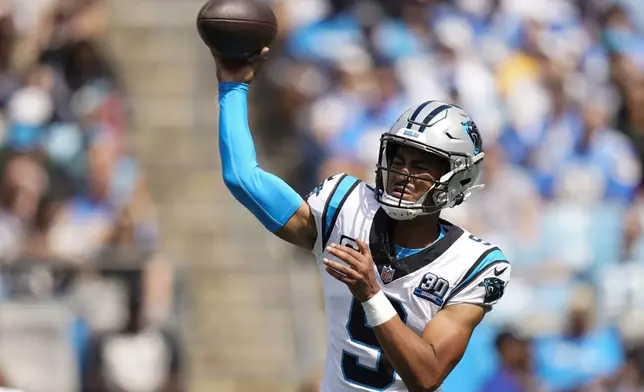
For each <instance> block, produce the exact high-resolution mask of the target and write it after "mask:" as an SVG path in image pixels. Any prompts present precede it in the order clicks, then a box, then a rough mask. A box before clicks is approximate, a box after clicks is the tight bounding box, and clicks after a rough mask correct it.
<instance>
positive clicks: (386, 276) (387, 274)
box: [380, 265, 396, 283]
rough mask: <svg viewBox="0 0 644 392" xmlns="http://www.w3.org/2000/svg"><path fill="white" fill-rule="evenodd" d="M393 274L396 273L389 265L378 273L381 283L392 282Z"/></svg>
mask: <svg viewBox="0 0 644 392" xmlns="http://www.w3.org/2000/svg"><path fill="white" fill-rule="evenodd" d="M395 273H396V270H395V269H393V268H392V267H391V266H390V265H385V266H384V267H383V268H382V271H381V272H380V278H381V279H382V281H383V282H385V283H389V282H391V281H392V280H394V274H395Z"/></svg>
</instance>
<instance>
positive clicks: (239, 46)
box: [197, 0, 277, 59]
mask: <svg viewBox="0 0 644 392" xmlns="http://www.w3.org/2000/svg"><path fill="white" fill-rule="evenodd" d="M197 30H198V31H199V35H200V36H201V39H202V40H203V41H204V43H205V44H206V45H207V46H208V47H209V48H210V50H212V51H213V53H215V54H216V55H219V56H221V57H223V58H228V59H243V58H248V57H250V56H253V55H255V54H257V53H259V52H260V51H261V50H262V49H263V48H264V47H266V46H269V45H270V44H271V42H273V40H274V39H275V36H276V35H277V18H276V17H275V14H274V13H273V10H272V9H271V8H270V7H269V6H268V5H267V4H265V3H263V2H261V1H260V0H210V1H209V2H208V3H206V4H205V5H204V6H203V8H201V11H199V16H198V17H197Z"/></svg>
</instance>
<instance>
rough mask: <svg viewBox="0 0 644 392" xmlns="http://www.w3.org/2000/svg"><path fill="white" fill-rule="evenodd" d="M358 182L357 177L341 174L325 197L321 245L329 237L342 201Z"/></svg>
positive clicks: (324, 244)
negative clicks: (326, 197) (327, 196)
mask: <svg viewBox="0 0 644 392" xmlns="http://www.w3.org/2000/svg"><path fill="white" fill-rule="evenodd" d="M359 183H360V180H358V179H357V178H355V177H352V176H349V175H343V176H342V178H340V180H338V183H337V184H336V186H335V188H334V189H333V191H331V194H330V195H329V198H328V199H327V200H328V201H327V205H326V206H325V209H324V212H323V213H322V226H323V227H322V233H323V243H322V245H323V246H326V244H327V242H328V241H329V238H330V237H331V232H332V231H333V227H334V226H335V222H336V221H337V220H338V216H339V215H340V211H341V210H342V206H343V205H344V202H345V201H346V200H347V198H348V197H349V195H350V194H351V192H352V191H353V190H354V189H355V188H356V187H357V186H358V184H359Z"/></svg>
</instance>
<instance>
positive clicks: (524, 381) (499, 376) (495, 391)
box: [481, 329, 546, 392]
mask: <svg viewBox="0 0 644 392" xmlns="http://www.w3.org/2000/svg"><path fill="white" fill-rule="evenodd" d="M494 344H495V347H496V350H497V354H498V355H499V362H500V363H499V368H498V370H497V371H496V373H495V374H494V375H493V376H492V377H490V379H489V380H487V381H486V382H485V383H484V384H483V387H482V388H481V392H545V391H546V389H545V388H544V387H543V386H542V385H541V383H540V382H539V381H538V380H537V378H536V376H535V374H534V365H533V359H532V347H531V341H530V340H529V339H528V338H525V337H522V336H520V335H518V334H517V333H516V332H515V331H512V330H510V329H507V330H502V331H501V332H499V334H498V335H497V336H496V339H495V341H494Z"/></svg>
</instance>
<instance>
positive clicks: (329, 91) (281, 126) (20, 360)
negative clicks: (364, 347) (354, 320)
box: [0, 0, 644, 392]
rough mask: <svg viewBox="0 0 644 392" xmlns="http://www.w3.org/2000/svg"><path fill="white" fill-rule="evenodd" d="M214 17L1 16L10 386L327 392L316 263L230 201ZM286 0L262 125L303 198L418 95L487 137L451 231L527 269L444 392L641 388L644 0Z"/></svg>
mask: <svg viewBox="0 0 644 392" xmlns="http://www.w3.org/2000/svg"><path fill="white" fill-rule="evenodd" d="M202 4H203V1H197V0H0V258H1V261H0V389H1V387H3V386H5V387H15V388H20V389H23V390H24V391H25V392H78V391H83V392H183V391H189V392H192V391H195V392H201V391H203V392H220V391H221V392H229V391H230V392H255V391H257V392H259V391H262V392H264V391H277V392H281V391H302V392H304V391H308V392H312V391H315V390H316V389H315V385H316V379H317V376H318V374H319V373H320V370H321V368H320V367H321V365H322V359H323V358H324V344H325V342H324V340H325V335H324V333H325V331H324V309H323V301H322V292H321V286H320V282H319V277H318V274H319V270H318V269H317V267H316V266H315V262H314V260H313V258H312V256H310V255H307V254H306V253H304V252H300V251H296V250H295V249H294V248H293V247H291V246H289V245H285V244H282V243H281V242H280V241H279V240H278V239H276V238H274V237H273V236H272V235H271V234H269V233H266V232H265V231H264V229H263V228H262V226H261V225H260V224H259V223H257V222H255V219H254V218H253V217H252V216H251V214H250V213H249V212H247V211H246V210H244V209H243V207H241V206H239V205H238V204H237V203H236V202H235V201H234V199H233V198H232V196H230V195H229V194H228V191H227V190H226V188H225V186H224V185H223V182H222V179H221V172H220V169H219V158H218V150H217V132H216V124H217V116H218V111H217V105H216V102H217V101H216V94H217V93H216V89H217V84H216V78H215V72H214V64H213V61H212V59H211V58H210V57H209V53H208V51H207V50H206V48H205V46H204V45H203V43H201V42H200V40H199V38H198V35H197V32H196V28H195V19H196V15H197V12H198V10H199V8H200V7H201V6H202ZM271 4H272V5H273V6H274V10H275V12H276V14H277V15H278V19H279V21H280V33H279V38H278V40H277V42H275V44H274V45H273V47H272V51H271V56H270V60H269V62H268V64H266V66H265V68H264V70H263V73H262V75H261V78H260V79H259V80H257V81H256V82H255V83H254V85H253V88H252V89H251V116H252V119H251V124H252V129H253V134H254V137H255V142H256V145H257V149H258V152H259V155H260V162H261V165H262V167H263V168H264V169H266V170H268V171H271V172H274V173H276V174H278V175H280V176H282V177H283V178H284V179H286V180H287V181H288V182H289V184H291V185H292V186H293V187H294V188H295V189H296V190H298V192H300V193H301V194H306V193H307V192H308V191H309V190H310V189H312V188H313V187H314V186H315V185H317V183H318V182H319V181H320V179H322V178H325V177H327V176H329V175H330V174H335V173H338V172H346V173H350V174H353V175H356V176H358V177H361V178H362V179H364V180H365V181H367V182H372V181H373V176H374V170H375V160H376V157H377V151H378V138H379V136H380V134H382V133H383V132H384V131H385V130H386V129H387V128H388V127H389V126H390V125H391V124H393V122H394V121H395V120H396V118H397V117H398V116H399V115H400V113H402V111H404V110H405V109H406V108H408V107H410V106H412V105H414V104H417V103H419V102H422V101H425V100H430V99H431V100H444V101H448V102H454V103H457V104H459V105H460V106H462V107H463V108H465V109H466V110H467V111H468V112H469V113H470V114H471V116H472V117H473V118H474V120H475V121H476V122H477V123H478V126H479V129H480V130H481V133H482V135H483V141H484V147H485V150H486V159H485V164H484V165H485V166H484V170H483V174H482V178H481V182H484V183H486V185H487V186H486V188H485V189H484V190H481V191H478V192H477V193H475V194H474V195H473V196H472V197H471V199H469V200H468V202H467V203H466V204H464V205H463V206H460V207H458V208H457V209H454V210H450V211H445V212H444V213H443V217H444V218H446V219H448V220H452V221H453V222H455V223H458V224H460V225H462V226H463V227H465V228H467V229H469V230H471V231H474V232H475V233H476V234H477V236H479V237H481V238H484V239H486V240H488V241H490V242H495V243H496V244H498V245H499V246H500V247H501V248H502V249H503V250H504V252H505V253H506V255H507V256H508V257H509V259H510V260H511V261H512V263H513V277H512V282H511V283H510V286H509V287H508V289H507V291H506V295H505V297H504V298H503V299H502V300H501V302H500V304H499V305H498V306H496V308H495V309H494V310H493V311H492V312H491V313H490V314H488V316H487V317H486V320H485V321H484V324H483V325H482V326H480V327H479V328H478V329H477V331H476V332H475V335H474V337H473V339H472V343H471V345H470V348H469V349H468V352H467V353H466V355H465V357H464V358H463V360H462V362H461V364H460V365H459V367H458V368H457V369H456V370H455V371H454V372H453V374H452V375H451V376H450V377H449V379H448V380H447V382H446V384H445V386H444V388H445V390H446V391H447V392H506V391H507V392H509V391H513V392H520V391H525V392H541V391H560V392H573V391H575V392H639V391H644V230H643V228H644V226H642V224H643V223H644V192H642V189H644V188H642V168H643V163H644V34H643V32H644V2H642V1H641V0H621V1H618V0H452V1H447V0H424V1H420V0H419V1H416V0H380V1H376V0H371V1H369V0H272V1H271ZM512 388H514V389H512Z"/></svg>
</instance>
